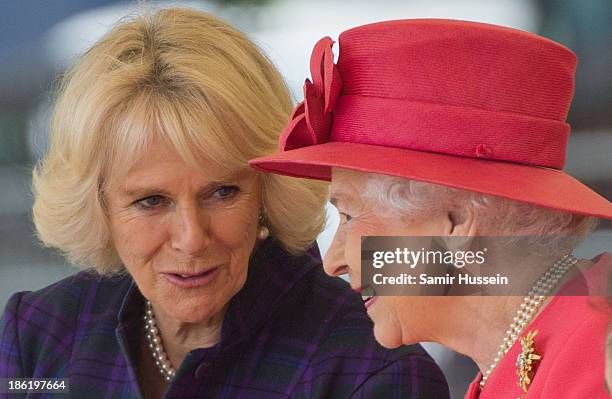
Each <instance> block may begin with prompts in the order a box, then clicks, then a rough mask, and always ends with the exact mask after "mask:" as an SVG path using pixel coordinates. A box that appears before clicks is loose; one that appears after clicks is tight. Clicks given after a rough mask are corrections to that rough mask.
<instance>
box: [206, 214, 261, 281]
mask: <svg viewBox="0 0 612 399" xmlns="http://www.w3.org/2000/svg"><path fill="white" fill-rule="evenodd" d="M257 227H258V219H257V213H253V212H251V210H250V209H247V210H244V211H241V212H233V213H230V212H227V213H220V214H218V215H215V216H214V217H212V218H211V224H210V231H211V233H210V234H211V236H212V237H213V242H214V243H215V244H214V245H215V246H219V247H221V248H223V251H226V252H228V255H229V256H230V259H231V262H232V264H233V265H234V266H239V267H240V268H241V269H242V268H244V270H245V271H246V266H247V264H248V261H249V257H250V255H251V252H252V250H253V246H254V245H255V240H256V235H257Z"/></svg>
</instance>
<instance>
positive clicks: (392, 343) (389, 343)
mask: <svg viewBox="0 0 612 399" xmlns="http://www.w3.org/2000/svg"><path fill="white" fill-rule="evenodd" d="M374 338H376V341H378V343H379V344H380V345H381V346H383V347H385V348H387V349H396V348H399V347H400V346H401V345H402V344H403V342H402V336H401V333H400V332H399V331H397V330H396V329H395V328H393V327H386V326H383V325H379V324H374Z"/></svg>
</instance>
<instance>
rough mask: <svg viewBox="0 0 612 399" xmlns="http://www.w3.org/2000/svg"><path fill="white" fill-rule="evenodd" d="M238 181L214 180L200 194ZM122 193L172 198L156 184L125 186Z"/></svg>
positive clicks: (134, 195)
mask: <svg viewBox="0 0 612 399" xmlns="http://www.w3.org/2000/svg"><path fill="white" fill-rule="evenodd" d="M236 180H237V179H234V180H232V179H227V180H214V181H211V182H208V183H206V184H205V185H204V186H201V187H200V188H199V189H198V193H199V194H200V195H202V194H205V193H208V192H209V191H211V190H213V189H214V188H217V187H219V186H224V185H237V184H238V182H237V181H236ZM122 191H123V194H125V195H126V196H128V197H140V196H143V195H151V194H159V195H165V196H171V193H170V192H169V191H167V190H164V189H160V188H156V186H155V185H154V184H151V185H146V184H145V185H142V186H141V185H140V183H136V184H134V185H133V186H129V187H127V186H124V187H123V190H122Z"/></svg>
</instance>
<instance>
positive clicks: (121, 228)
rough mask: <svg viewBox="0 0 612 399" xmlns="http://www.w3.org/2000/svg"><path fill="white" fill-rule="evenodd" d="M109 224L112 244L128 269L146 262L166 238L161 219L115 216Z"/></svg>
mask: <svg viewBox="0 0 612 399" xmlns="http://www.w3.org/2000/svg"><path fill="white" fill-rule="evenodd" d="M110 223H111V234H112V240H113V244H114V246H115V249H116V251H117V253H118V254H119V257H120V258H121V260H122V261H123V262H124V263H125V265H126V267H128V268H129V267H130V266H134V265H132V263H134V262H136V263H139V262H144V261H146V260H148V259H149V258H150V257H151V256H152V255H153V254H155V253H156V252H157V251H158V250H159V248H160V247H161V246H163V244H164V242H166V240H167V237H168V229H167V225H166V223H165V221H164V218H163V217H155V216H134V215H115V216H111V218H110Z"/></svg>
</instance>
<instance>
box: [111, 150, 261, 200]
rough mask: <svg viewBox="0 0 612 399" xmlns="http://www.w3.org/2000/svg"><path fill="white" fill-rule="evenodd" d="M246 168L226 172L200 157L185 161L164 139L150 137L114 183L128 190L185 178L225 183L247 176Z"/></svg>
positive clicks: (224, 169)
mask: <svg viewBox="0 0 612 399" xmlns="http://www.w3.org/2000/svg"><path fill="white" fill-rule="evenodd" d="M247 174H248V170H247V169H246V168H245V169H243V170H235V171H229V170H228V169H226V168H223V167H221V166H219V165H217V164H216V163H215V162H212V161H210V160H207V159H206V158H205V157H201V158H199V159H198V160H197V162H195V161H193V160H186V159H185V158H184V157H183V156H181V154H179V152H178V151H177V150H176V149H175V148H174V146H173V145H172V144H170V143H168V142H166V141H161V140H153V141H152V142H151V143H150V144H149V145H148V146H147V148H146V149H144V150H143V151H142V152H141V153H140V154H138V157H137V158H136V159H135V160H134V162H133V164H132V165H131V166H130V167H129V168H128V169H127V171H125V172H124V173H122V174H119V175H118V176H116V178H115V179H114V182H115V184H114V185H113V186H115V187H117V186H119V188H123V189H124V190H127V189H128V188H132V187H134V186H138V187H140V186H148V185H151V184H153V185H159V184H166V185H174V184H178V183H180V182H181V181H183V180H184V179H185V178H186V177H189V180H193V181H194V183H197V182H199V183H198V184H200V183H206V182H227V181H235V180H242V179H245V178H248V177H250V176H247Z"/></svg>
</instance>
